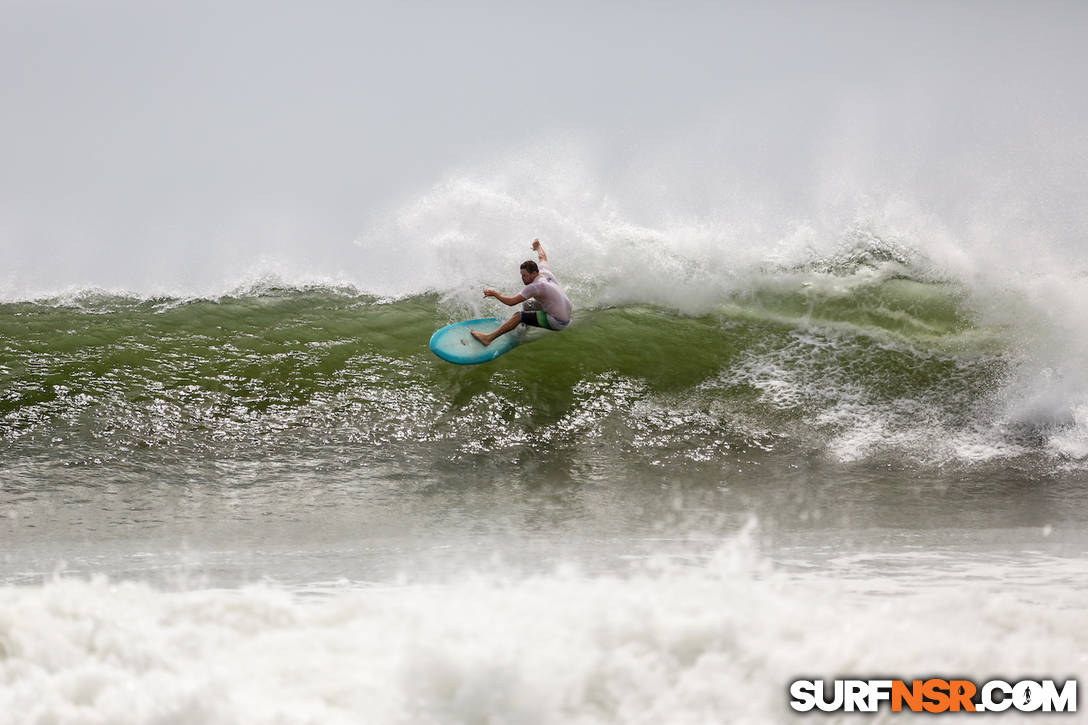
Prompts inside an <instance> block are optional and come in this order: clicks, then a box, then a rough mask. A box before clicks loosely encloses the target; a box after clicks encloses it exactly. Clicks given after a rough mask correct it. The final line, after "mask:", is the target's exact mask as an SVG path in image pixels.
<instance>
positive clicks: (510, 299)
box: [484, 289, 525, 307]
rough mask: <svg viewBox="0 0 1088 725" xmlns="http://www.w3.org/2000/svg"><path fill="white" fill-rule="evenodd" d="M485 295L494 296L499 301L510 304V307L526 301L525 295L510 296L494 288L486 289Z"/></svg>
mask: <svg viewBox="0 0 1088 725" xmlns="http://www.w3.org/2000/svg"><path fill="white" fill-rule="evenodd" d="M484 297H494V298H495V299H497V300H498V301H499V302H501V303H503V304H504V305H509V306H510V307H513V306H514V305H520V304H521V303H522V302H524V301H525V297H524V296H523V295H514V296H512V297H508V296H507V295H504V294H502V293H501V292H499V291H497V290H493V289H485V290H484Z"/></svg>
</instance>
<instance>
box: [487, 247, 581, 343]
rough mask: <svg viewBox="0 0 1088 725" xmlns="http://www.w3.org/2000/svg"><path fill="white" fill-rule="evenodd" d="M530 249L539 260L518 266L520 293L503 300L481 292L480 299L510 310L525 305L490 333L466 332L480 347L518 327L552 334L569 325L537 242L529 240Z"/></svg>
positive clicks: (566, 303) (567, 309) (565, 302)
mask: <svg viewBox="0 0 1088 725" xmlns="http://www.w3.org/2000/svg"><path fill="white" fill-rule="evenodd" d="M533 249H534V250H535V251H536V253H537V256H538V257H539V263H537V262H534V261H532V260H531V259H530V260H528V261H525V262H522V263H521V281H522V282H523V283H524V284H525V288H524V289H523V290H522V291H521V292H519V293H518V294H516V295H513V296H507V295H504V294H502V293H500V292H498V291H496V290H493V289H485V290H484V297H494V298H495V299H497V300H498V301H499V302H502V303H503V304H504V305H509V306H510V307H513V306H514V305H517V304H520V303H522V302H525V306H524V307H523V308H522V311H521V312H516V313H514V315H513V316H511V317H510V319H509V320H507V321H506V322H504V323H502V326H501V327H500V328H499V329H497V330H495V331H494V332H492V333H484V332H479V331H477V330H471V331H470V332H472V336H473V337H475V338H476V339H477V340H479V341H480V342H481V343H483V344H484V345H490V344H491V343H492V342H494V341H495V338H496V337H498V336H499V335H505V334H506V333H508V332H510V331H511V330H513V329H514V328H515V327H517V326H518V325H519V324H523V325H529V326H531V327H543V328H544V329H545V330H556V331H559V330H562V329H564V328H566V326H567V325H569V324H570V321H571V305H570V299H569V298H568V297H567V293H566V292H564V291H563V288H562V287H560V286H559V280H557V279H556V278H555V275H554V274H552V270H551V268H549V267H548V255H547V254H545V253H544V247H542V246H540V240H539V239H534V240H533Z"/></svg>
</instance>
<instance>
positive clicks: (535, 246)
mask: <svg viewBox="0 0 1088 725" xmlns="http://www.w3.org/2000/svg"><path fill="white" fill-rule="evenodd" d="M533 249H535V250H536V253H537V254H538V255H539V256H540V261H541V262H547V261H548V255H547V254H544V247H542V246H540V240H539V239H534V240H533Z"/></svg>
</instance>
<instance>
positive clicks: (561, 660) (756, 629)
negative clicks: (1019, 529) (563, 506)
mask: <svg viewBox="0 0 1088 725" xmlns="http://www.w3.org/2000/svg"><path fill="white" fill-rule="evenodd" d="M748 542H749V539H748V538H747V536H746V535H742V536H741V537H740V538H739V539H738V540H736V541H733V542H731V543H728V544H726V545H724V546H722V547H721V548H720V549H719V550H718V551H717V552H715V553H714V554H713V555H712V556H710V557H709V558H705V559H704V558H700V559H686V560H672V561H667V560H660V561H655V562H650V563H648V564H646V565H645V566H643V567H640V568H638V569H636V570H634V571H632V572H631V573H629V574H611V575H597V576H591V575H589V574H587V573H584V572H581V571H579V570H577V569H573V568H571V569H561V570H558V571H556V572H554V573H552V574H540V575H532V576H525V575H510V574H503V573H501V572H491V573H486V572H484V573H475V574H465V575H462V576H460V577H459V578H451V579H450V580H448V581H446V582H444V583H410V582H403V583H399V584H391V585H381V586H377V585H375V586H370V587H364V588H352V587H349V586H346V585H344V586H342V587H331V588H325V589H324V590H322V591H321V592H320V593H319V594H316V595H315V593H314V592H313V591H297V590H296V591H290V590H286V589H282V588H278V587H276V586H272V585H265V586H256V587H247V588H243V589H239V590H195V591H192V590H191V591H164V590H159V589H154V588H152V587H150V586H148V585H145V584H136V583H110V582H108V581H106V580H104V579H95V580H91V581H85V580H54V581H51V582H48V583H45V584H44V585H42V586H34V587H18V588H14V587H8V588H5V589H2V590H0V723H22V722H65V723H105V722H108V723H114V724H118V725H120V724H122V723H179V722H186V723H271V722H277V723H317V722H321V723H340V722H342V723H348V722H361V721H366V722H388V723H398V722H404V723H408V722H412V723H418V722H435V723H438V722H443V723H461V722H464V723H468V722H496V723H514V722H517V723H567V722H578V723H613V722H615V723H619V722H622V723H658V722H692V723H694V722H746V723H763V722H771V721H782V720H785V719H788V717H789V710H788V705H787V696H786V693H787V683H788V682H789V681H791V680H793V679H795V678H796V677H798V676H802V675H807V676H811V675H823V676H827V677H832V676H834V675H836V674H842V673H847V674H853V675H872V676H876V675H889V674H894V675H897V676H898V675H901V676H904V677H911V676H916V675H922V674H927V675H929V674H934V673H946V674H955V675H970V676H972V677H973V678H976V679H978V678H985V677H989V676H993V675H997V674H1001V675H1005V676H1013V675H1021V674H1041V673H1046V674H1049V675H1054V676H1056V677H1057V676H1069V675H1072V674H1074V673H1075V672H1077V671H1083V669H1084V667H1085V666H1088V641H1086V640H1085V639H1084V637H1083V636H1082V633H1083V632H1084V631H1086V630H1088V618H1086V615H1085V612H1084V608H1083V607H1081V606H1080V605H1079V597H1081V596H1082V594H1078V593H1077V592H1075V591H1073V590H1072V589H1070V588H1068V587H1069V585H1068V584H1064V583H1059V582H1064V581H1066V579H1065V577H1063V576H1054V577H1050V578H1049V579H1048V578H1047V577H1045V576H1044V577H1042V578H1041V579H1039V580H1033V581H1032V582H1028V583H1023V584H1021V583H1017V581H1018V579H1020V578H1022V576H1021V575H1020V573H1019V572H1017V571H1016V570H1015V567H1013V568H1012V569H1009V570H1007V571H1006V570H1005V569H1003V568H1002V567H1001V566H993V567H991V569H992V570H989V571H987V575H986V577H982V578H979V577H978V575H979V574H980V572H983V571H984V570H985V567H982V568H979V567H977V566H975V567H973V571H974V573H975V575H976V576H975V578H973V579H972V580H971V581H960V577H959V576H950V580H949V581H948V582H947V583H943V584H942V583H940V582H934V581H930V582H929V583H928V584H927V585H926V586H924V587H911V586H905V587H904V586H902V584H909V582H907V581H906V580H902V581H901V580H900V579H899V578H897V577H899V576H902V575H903V565H904V563H906V564H908V565H909V562H899V565H898V566H897V567H896V568H895V569H896V571H897V572H898V574H897V577H884V576H880V575H868V576H866V577H864V578H855V577H853V576H852V565H850V564H849V563H846V564H843V563H842V562H840V563H838V564H836V565H835V567H834V568H833V569H832V571H831V573H830V574H829V575H826V576H817V575H813V574H786V573H784V572H782V571H778V570H775V569H774V568H773V567H772V566H771V565H770V564H769V563H768V562H767V561H765V560H763V559H762V558H761V557H760V556H759V555H758V554H756V553H755V552H754V551H753V550H752V548H751V545H750V544H749V543H748ZM931 559H932V555H931V556H930V557H929V558H927V559H926V560H925V561H920V562H918V568H919V571H922V572H925V573H926V575H927V576H929V577H930V578H932V577H933V573H934V572H935V571H936V570H937V569H938V568H939V566H938V565H937V564H935V563H934V562H933V561H931ZM953 568H954V567H953ZM953 573H954V572H953ZM1040 581H1045V582H1046V583H1045V584H1043V585H1042V586H1043V589H1040V588H1039V586H1040V584H1039V582H1040ZM990 582H992V583H990ZM889 592H892V593H894V594H892V595H889ZM1040 599H1045V600H1046V602H1047V605H1046V607H1043V608H1041V607H1040V606H1039V604H1038V602H1039V600H1040ZM887 716H889V713H887V712H885V713H883V716H881V717H878V718H877V721H881V720H883V719H885V718H886V717H887Z"/></svg>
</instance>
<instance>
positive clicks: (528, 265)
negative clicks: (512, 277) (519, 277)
mask: <svg viewBox="0 0 1088 725" xmlns="http://www.w3.org/2000/svg"><path fill="white" fill-rule="evenodd" d="M521 268H522V269H524V270H528V272H529V274H536V273H537V272H539V271H540V267H537V266H536V262H534V261H533V260H531V259H527V260H525V261H524V262H522V263H521Z"/></svg>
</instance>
